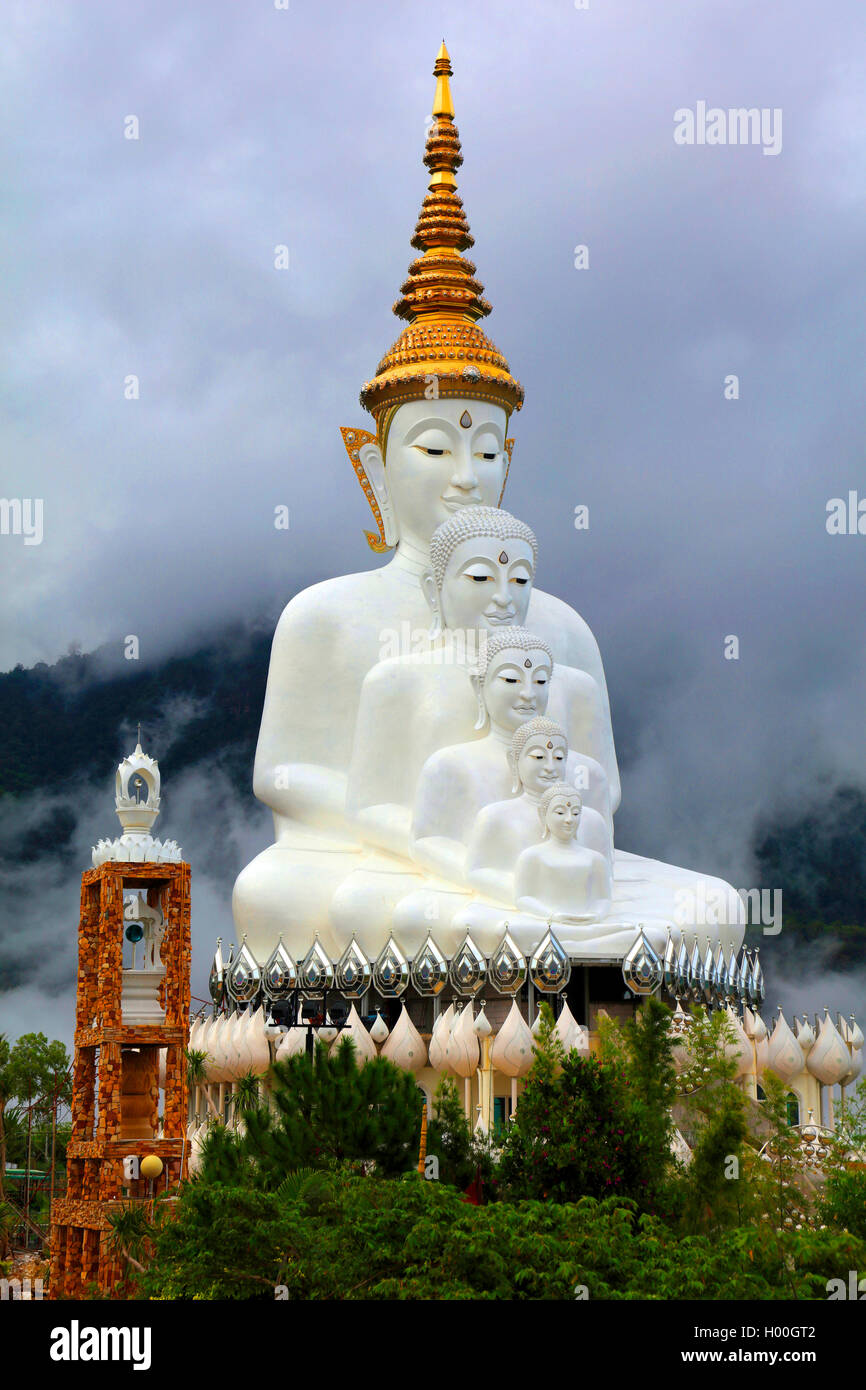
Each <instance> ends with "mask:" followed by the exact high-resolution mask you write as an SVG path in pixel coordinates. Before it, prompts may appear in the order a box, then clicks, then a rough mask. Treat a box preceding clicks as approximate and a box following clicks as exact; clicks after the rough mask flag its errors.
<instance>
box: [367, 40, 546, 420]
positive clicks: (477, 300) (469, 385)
mask: <svg viewBox="0 0 866 1390" xmlns="http://www.w3.org/2000/svg"><path fill="white" fill-rule="evenodd" d="M433 75H434V77H435V78H436V93H435V96H434V99H433V123H432V125H431V127H430V132H429V135H428V137H427V146H426V149H425V151H424V163H425V164H426V166H427V168H428V169H429V171H430V183H429V185H428V191H427V196H426V197H425V199H424V202H423V204H422V206H421V212H420V215H419V217H418V222H417V225H416V227H415V234H414V236H413V237H412V243H411V244H412V245H413V246H414V247H415V248H416V250H418V251H420V252H421V255H420V256H418V257H417V259H416V260H414V261H413V262H412V264H411V265H410V267H409V274H408V277H407V279H406V280H405V281H404V283H403V285H402V286H401V296H400V298H399V299H398V300H397V302H396V304H395V305H394V313H395V314H396V315H397V317H398V318H401V319H406V320H407V321H408V323H409V327H408V328H406V329H405V330H404V331H403V333H402V334H401V336H400V337H399V338H398V339H397V341H396V343H395V344H394V346H393V347H392V348H391V349H390V351H389V352H387V353H386V354H385V356H384V357H383V358H382V361H381V362H380V363H379V367H378V369H377V372H376V375H375V377H374V378H373V380H372V381H368V382H367V383H366V384H365V386H364V388H363V390H362V391H361V404H362V405H363V406H364V408H365V409H366V410H369V411H370V412H371V414H373V415H374V416H375V417H376V422H377V427H378V429H377V433H378V436H379V439H380V442H381V443H382V444H383V445H384V443H385V438H386V435H387V428H388V424H389V423H390V418H391V412H392V410H393V409H395V408H396V407H397V406H399V405H402V404H404V402H406V401H412V400H419V399H423V398H427V399H431V398H433V399H435V396H437V395H438V396H458V397H459V396H466V397H469V398H471V399H476V400H490V401H494V402H495V403H496V404H498V405H501V406H502V407H503V408H504V409H505V411H506V414H508V415H510V414H511V411H512V410H519V409H520V407H521V405H522V404H523V388H522V387H521V385H520V383H519V382H518V381H516V380H515V378H514V377H513V376H512V375H511V373H510V371H509V367H508V363H507V362H506V360H505V358H504V357H503V356H502V354H501V353H500V352H499V351H498V350H497V348H495V347H494V345H493V343H491V342H490V340H489V338H487V337H486V335H485V334H484V333H483V332H482V331H481V329H480V328H478V327H477V326H476V324H477V320H478V319H480V318H483V317H484V316H485V315H487V314H489V313H490V307H491V306H490V305H489V304H488V302H487V300H486V299H484V298H483V290H484V286H483V285H481V284H480V283H479V281H478V280H476V279H475V266H474V265H473V263H472V261H470V260H467V259H465V257H464V256H463V254H462V253H463V252H464V251H466V250H468V248H469V247H470V246H472V245H473V244H474V239H473V237H472V234H471V232H470V230H469V223H468V222H467V220H466V215H465V213H464V211H463V201H462V199H461V198H460V197H459V195H458V193H457V179H456V177H455V173H456V170H457V169H459V168H460V165H461V164H462V163H463V155H462V153H461V149H460V137H459V134H458V131H457V127H456V125H455V124H454V103H453V101H452V99H451V85H450V82H449V78H450V77H451V76H452V75H453V74H452V69H451V59H450V58H449V56H448V50H447V49H446V47H445V44H444V41H443V43H442V47H441V48H440V49H439V53H438V54H437V57H436V62H435V65H434V68H433Z"/></svg>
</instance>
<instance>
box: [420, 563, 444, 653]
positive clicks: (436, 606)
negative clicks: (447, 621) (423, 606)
mask: <svg viewBox="0 0 866 1390" xmlns="http://www.w3.org/2000/svg"><path fill="white" fill-rule="evenodd" d="M421 592H422V594H423V595H424V597H425V599H426V600H427V607H428V608H429V609H430V612H431V613H432V614H433V621H432V623H431V624H430V636H431V637H440V636H441V635H442V627H443V623H442V602H441V600H440V597H439V590H438V588H437V586H436V580H435V578H434V577H433V571H432V570H425V571H424V573H423V574H422V575H421Z"/></svg>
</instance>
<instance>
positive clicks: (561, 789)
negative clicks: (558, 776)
mask: <svg viewBox="0 0 866 1390" xmlns="http://www.w3.org/2000/svg"><path fill="white" fill-rule="evenodd" d="M581 810H582V802H581V799H580V795H579V793H578V792H577V790H576V788H574V787H570V786H569V785H568V783H567V782H554V784H553V785H552V786H551V787H548V789H547V791H546V792H544V794H543V795H542V797H541V800H540V802H539V804H538V816H539V819H540V821H541V825H542V839H541V842H540V843H539V844H535V845H529V846H528V847H527V848H526V849H525V850H524V851H523V852H522V854H521V855H520V857H519V858H518V860H517V867H516V869H515V871H514V892H515V897H516V899H517V907H518V908H520V909H521V910H522V911H524V912H533V913H535V914H536V915H537V916H540V917H543V916H544V915H545V914H547V915H548V917H549V919H550V920H551V921H553V922H559V923H571V922H595V921H598V919H599V918H600V917H603V916H604V915H605V914H606V913H607V911H608V909H609V907H610V894H611V881H610V867H609V865H608V862H607V860H606V859H605V857H604V855H602V854H597V853H596V851H595V850H592V849H587V847H586V846H585V845H581V844H579V843H578V840H577V832H578V827H579V825H580V818H581Z"/></svg>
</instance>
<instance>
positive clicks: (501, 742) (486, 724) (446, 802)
mask: <svg viewBox="0 0 866 1390" xmlns="http://www.w3.org/2000/svg"><path fill="white" fill-rule="evenodd" d="M553 670H554V663H553V656H552V654H551V651H550V648H549V647H548V645H547V643H546V642H544V641H543V640H542V639H541V638H540V637H537V636H535V634H533V633H531V632H528V631H527V629H526V628H523V627H511V628H502V629H501V630H500V631H498V632H494V633H491V634H490V635H489V636H488V638H487V640H486V642H485V644H484V653H483V656H482V657H480V658H479V662H478V666H477V668H476V669H475V670H474V671H473V672H472V674H471V676H470V680H471V682H472V686H473V687H474V689H475V692H476V697H477V700H478V720H477V723H476V729H480V730H481V731H482V732H483V736H482V737H481V738H474V739H470V740H468V741H466V742H463V743H458V744H452V745H450V746H449V747H446V748H440V749H439V751H438V752H436V753H433V754H432V755H431V757H429V758H428V759H427V761H426V763H425V764H424V766H423V768H422V769H421V774H420V776H419V778H418V787H417V791H416V794H415V805H414V808H413V814H412V829H411V836H410V853H411V856H412V858H413V860H414V861H415V863H416V864H420V865H421V866H423V867H424V868H426V869H428V870H429V871H430V872H431V873H434V874H439V875H441V876H442V877H444V878H448V879H452V880H453V881H455V882H457V883H465V881H466V853H467V847H468V845H469V841H470V837H471V834H472V830H473V827H474V825H475V822H476V818H477V816H478V814H479V812H480V811H482V810H483V809H484V808H485V807H486V806H489V805H491V804H492V803H496V802H501V801H502V800H504V799H505V798H506V797H508V796H509V795H511V794H513V786H514V770H513V767H512V766H511V765H510V763H509V756H508V755H509V754H510V753H511V749H512V743H513V739H514V735H515V732H516V731H517V730H518V729H519V728H520V726H521V725H523V724H525V723H527V721H529V720H534V719H536V718H537V717H538V716H539V715H542V714H544V711H545V710H546V709H547V703H548V697H549V692H550V685H551V677H552V675H553ZM566 754H567V756H566V763H565V768H564V772H565V775H566V776H571V777H572V778H576V779H578V780H579V781H580V782H581V784H582V785H585V786H586V787H587V791H586V800H587V804H590V805H592V808H593V810H594V811H596V812H597V814H598V815H599V818H600V820H601V821H602V824H603V826H604V827H605V828H607V827H608V826H609V822H610V802H609V796H608V791H607V779H606V777H605V774H604V770H603V769H602V767H601V766H600V765H599V764H598V763H597V762H595V760H594V759H593V758H587V757H586V756H585V755H584V754H582V753H577V752H575V751H573V750H572V751H568V750H566Z"/></svg>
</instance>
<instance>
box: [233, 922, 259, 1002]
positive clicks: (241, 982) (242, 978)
mask: <svg viewBox="0 0 866 1390" xmlns="http://www.w3.org/2000/svg"><path fill="white" fill-rule="evenodd" d="M261 984H262V971H261V966H260V965H259V963H258V961H257V960H256V958H255V956H254V955H253V953H252V951H251V950H250V948H249V946H248V945H247V939H246V937H244V939H243V941H242V942H241V945H240V950H239V951H238V953H237V955H236V956H235V958H234V960H233V961H232V963H231V965H230V966H229V968H228V970H227V971H226V989H227V990H228V992H229V996H230V998H232V999H233V1000H234V1002H235V1003H236V1004H249V1003H250V1001H251V1000H253V999H255V997H256V995H257V994H258V992H259V990H260V989H261Z"/></svg>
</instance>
